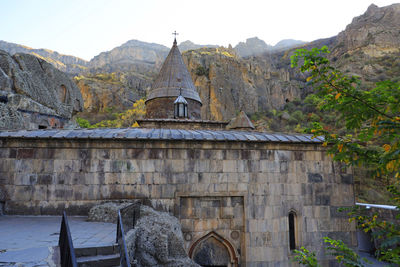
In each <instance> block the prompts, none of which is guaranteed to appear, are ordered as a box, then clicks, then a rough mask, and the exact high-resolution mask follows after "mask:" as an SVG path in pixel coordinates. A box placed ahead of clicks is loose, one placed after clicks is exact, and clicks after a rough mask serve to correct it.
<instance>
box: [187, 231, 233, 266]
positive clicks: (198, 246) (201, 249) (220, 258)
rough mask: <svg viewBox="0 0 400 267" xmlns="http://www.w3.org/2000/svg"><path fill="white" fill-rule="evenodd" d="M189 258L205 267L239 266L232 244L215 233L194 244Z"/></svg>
mask: <svg viewBox="0 0 400 267" xmlns="http://www.w3.org/2000/svg"><path fill="white" fill-rule="evenodd" d="M189 257H190V258H192V259H193V260H194V261H195V262H196V263H197V264H199V265H201V266H204V267H212V266H213V267H237V266H238V256H237V253H236V251H235V249H234V247H233V246H232V244H231V243H230V242H229V241H228V240H226V239H225V238H223V237H222V236H220V235H218V234H217V233H215V232H210V233H208V234H207V235H205V236H203V237H201V238H199V239H198V240H197V241H196V242H194V243H193V244H192V246H191V247H190V249H189Z"/></svg>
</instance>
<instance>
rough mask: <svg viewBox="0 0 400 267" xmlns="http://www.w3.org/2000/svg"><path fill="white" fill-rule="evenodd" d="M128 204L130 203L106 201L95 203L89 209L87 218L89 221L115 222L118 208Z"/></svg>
mask: <svg viewBox="0 0 400 267" xmlns="http://www.w3.org/2000/svg"><path fill="white" fill-rule="evenodd" d="M130 204H132V203H129V202H122V203H116V202H107V203H104V204H99V205H96V206H94V207H92V208H91V209H90V210H89V214H88V220H89V221H91V222H107V223H117V220H118V210H120V209H123V208H125V207H126V206H129V205H130Z"/></svg>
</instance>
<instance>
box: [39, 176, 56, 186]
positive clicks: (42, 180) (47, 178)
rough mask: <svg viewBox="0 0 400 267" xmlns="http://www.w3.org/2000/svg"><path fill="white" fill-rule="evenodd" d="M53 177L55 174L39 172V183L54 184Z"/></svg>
mask: <svg viewBox="0 0 400 267" xmlns="http://www.w3.org/2000/svg"><path fill="white" fill-rule="evenodd" d="M53 178H54V175H53V174H38V175H37V184H41V185H49V184H53V182H54V179H53Z"/></svg>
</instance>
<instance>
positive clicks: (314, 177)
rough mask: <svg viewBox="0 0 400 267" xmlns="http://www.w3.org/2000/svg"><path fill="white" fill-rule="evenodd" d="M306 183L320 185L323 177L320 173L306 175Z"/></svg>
mask: <svg viewBox="0 0 400 267" xmlns="http://www.w3.org/2000/svg"><path fill="white" fill-rule="evenodd" d="M307 176H308V182H309V183H322V181H323V176H322V175H321V174H320V173H308V174H307Z"/></svg>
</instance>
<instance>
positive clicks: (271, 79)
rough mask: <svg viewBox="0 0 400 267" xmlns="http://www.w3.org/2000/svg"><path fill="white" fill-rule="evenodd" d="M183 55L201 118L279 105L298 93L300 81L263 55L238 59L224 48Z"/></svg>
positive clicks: (224, 117)
mask: <svg viewBox="0 0 400 267" xmlns="http://www.w3.org/2000/svg"><path fill="white" fill-rule="evenodd" d="M183 58H184V60H185V62H186V65H187V66H188V69H189V71H190V73H191V75H192V79H193V82H194V84H195V86H196V87H197V89H198V91H199V94H200V97H201V100H202V102H203V106H202V110H201V112H202V118H203V119H207V120H230V119H231V118H233V117H235V115H236V114H237V112H239V111H240V110H243V111H244V112H246V113H247V114H252V113H255V112H258V111H262V110H269V109H281V108H282V107H283V106H284V105H285V104H286V102H288V101H292V100H294V99H295V98H299V97H300V89H299V86H298V84H299V83H300V82H298V81H295V80H294V81H292V80H291V77H290V76H291V75H290V73H289V71H288V70H287V69H285V68H283V67H282V68H281V67H278V68H276V67H275V66H273V65H271V64H270V61H268V60H266V59H258V58H250V59H241V58H239V57H237V56H236V54H235V51H233V50H231V49H226V48H202V49H198V50H194V51H187V52H185V53H183Z"/></svg>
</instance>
